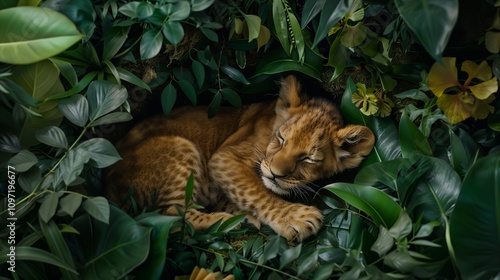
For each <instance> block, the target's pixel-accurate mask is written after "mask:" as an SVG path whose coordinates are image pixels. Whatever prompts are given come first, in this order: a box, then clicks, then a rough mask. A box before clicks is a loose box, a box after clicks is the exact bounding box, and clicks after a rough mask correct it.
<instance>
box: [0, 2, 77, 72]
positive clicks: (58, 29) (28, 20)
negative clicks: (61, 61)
mask: <svg viewBox="0 0 500 280" xmlns="http://www.w3.org/2000/svg"><path fill="white" fill-rule="evenodd" d="M81 37H82V35H81V34H80V32H78V30H77V29H76V27H75V25H74V24H73V22H71V21H70V20H69V19H68V18H67V17H65V16H64V15H62V14H60V13H58V12H55V11H53V10H50V9H45V8H39V7H14V8H9V9H4V10H0V61H1V62H3V63H9V64H28V63H34V62H37V61H41V60H43V59H46V58H49V57H52V56H54V55H56V54H58V53H60V52H62V51H64V50H65V49H67V48H69V47H71V46H72V45H73V44H74V43H76V42H78V40H80V38H81Z"/></svg>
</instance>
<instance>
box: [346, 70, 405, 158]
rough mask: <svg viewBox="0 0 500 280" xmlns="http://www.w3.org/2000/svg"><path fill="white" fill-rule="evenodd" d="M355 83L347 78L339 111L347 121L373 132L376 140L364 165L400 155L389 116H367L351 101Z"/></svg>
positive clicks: (395, 133)
mask: <svg viewBox="0 0 500 280" xmlns="http://www.w3.org/2000/svg"><path fill="white" fill-rule="evenodd" d="M355 91H356V85H355V84H354V82H353V81H352V79H351V78H349V79H348V80H347V85H346V89H345V91H344V95H343V96H342V103H341V112H342V116H343V117H344V118H345V119H346V121H347V122H348V123H351V124H359V125H365V126H367V127H369V128H370V129H371V131H372V132H373V133H374V134H375V138H376V139H377V141H376V142H375V147H374V148H373V151H372V152H371V154H370V155H369V156H368V157H367V158H366V159H365V160H364V163H363V164H364V165H368V164H370V163H374V162H383V161H388V160H392V159H395V158H398V157H400V156H401V148H400V144H399V137H398V131H397V129H396V126H395V125H394V123H393V122H392V121H391V120H390V119H389V118H377V117H368V116H365V115H363V114H362V113H361V111H360V110H359V109H358V108H357V107H356V106H355V105H354V103H352V94H353V92H355Z"/></svg>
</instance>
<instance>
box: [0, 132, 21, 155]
mask: <svg viewBox="0 0 500 280" xmlns="http://www.w3.org/2000/svg"><path fill="white" fill-rule="evenodd" d="M19 151H21V142H19V138H17V136H16V135H14V134H12V133H9V132H2V133H0V152H6V153H10V154H15V153H18V152H19Z"/></svg>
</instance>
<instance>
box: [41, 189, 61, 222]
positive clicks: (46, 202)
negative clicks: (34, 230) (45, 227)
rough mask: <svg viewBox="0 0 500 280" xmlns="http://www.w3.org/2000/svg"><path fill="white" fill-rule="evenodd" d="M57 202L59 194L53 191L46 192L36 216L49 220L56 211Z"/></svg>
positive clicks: (45, 220)
mask: <svg viewBox="0 0 500 280" xmlns="http://www.w3.org/2000/svg"><path fill="white" fill-rule="evenodd" d="M58 203H59V196H58V194H57V193H55V192H50V193H48V194H47V195H46V196H45V197H44V198H43V202H42V205H40V209H38V216H39V217H40V219H42V221H44V222H46V223H47V222H49V221H50V219H52V217H53V216H54V214H55V213H56V209H57V205H58Z"/></svg>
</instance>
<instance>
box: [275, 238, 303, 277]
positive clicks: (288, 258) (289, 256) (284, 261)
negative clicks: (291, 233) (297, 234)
mask: <svg viewBox="0 0 500 280" xmlns="http://www.w3.org/2000/svg"><path fill="white" fill-rule="evenodd" d="M301 251H302V243H299V244H298V245H297V246H295V247H292V248H288V249H286V250H285V251H283V252H282V253H280V256H281V257H280V266H279V268H280V270H282V269H283V268H285V267H286V266H287V265H288V264H290V263H291V262H293V261H295V260H297V258H298V257H299V256H300V252H301Z"/></svg>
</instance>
